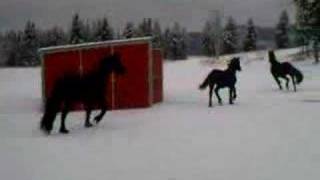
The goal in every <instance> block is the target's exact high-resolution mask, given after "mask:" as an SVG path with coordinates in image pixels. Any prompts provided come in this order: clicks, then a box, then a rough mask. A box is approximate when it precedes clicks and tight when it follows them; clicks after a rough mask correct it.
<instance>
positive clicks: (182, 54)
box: [167, 22, 187, 60]
mask: <svg viewBox="0 0 320 180" xmlns="http://www.w3.org/2000/svg"><path fill="white" fill-rule="evenodd" d="M168 38H169V39H168V40H167V41H168V50H169V51H168V55H169V58H170V59H173V60H178V59H186V58H187V43H186V42H187V36H186V30H185V29H184V28H181V27H180V25H179V23H178V22H175V23H174V25H173V28H172V30H171V32H170V37H168Z"/></svg>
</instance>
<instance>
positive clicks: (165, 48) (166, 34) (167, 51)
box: [162, 27, 171, 59]
mask: <svg viewBox="0 0 320 180" xmlns="http://www.w3.org/2000/svg"><path fill="white" fill-rule="evenodd" d="M170 40H171V32H170V28H168V27H167V28H166V29H165V31H164V33H163V46H162V48H163V56H164V57H165V58H166V59H169V58H170V56H171V54H170V46H169V45H170Z"/></svg>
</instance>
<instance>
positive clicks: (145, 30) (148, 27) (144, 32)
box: [137, 18, 152, 37]
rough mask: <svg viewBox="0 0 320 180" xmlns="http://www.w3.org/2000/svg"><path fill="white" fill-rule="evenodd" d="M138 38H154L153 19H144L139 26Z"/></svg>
mask: <svg viewBox="0 0 320 180" xmlns="http://www.w3.org/2000/svg"><path fill="white" fill-rule="evenodd" d="M137 31H138V32H137V33H138V36H139V37H143V36H152V19H151V18H143V21H142V22H141V24H140V25H139V26H138V30H137Z"/></svg>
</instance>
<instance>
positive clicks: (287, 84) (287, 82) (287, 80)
mask: <svg viewBox="0 0 320 180" xmlns="http://www.w3.org/2000/svg"><path fill="white" fill-rule="evenodd" d="M284 79H285V80H286V88H287V90H289V81H290V79H289V78H288V77H284Z"/></svg>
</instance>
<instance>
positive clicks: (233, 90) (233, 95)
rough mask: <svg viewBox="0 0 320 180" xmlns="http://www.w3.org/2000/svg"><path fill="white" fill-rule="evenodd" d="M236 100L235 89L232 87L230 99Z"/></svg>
mask: <svg viewBox="0 0 320 180" xmlns="http://www.w3.org/2000/svg"><path fill="white" fill-rule="evenodd" d="M236 98H237V89H236V87H235V86H234V87H233V88H232V99H233V100H235V99H236Z"/></svg>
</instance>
